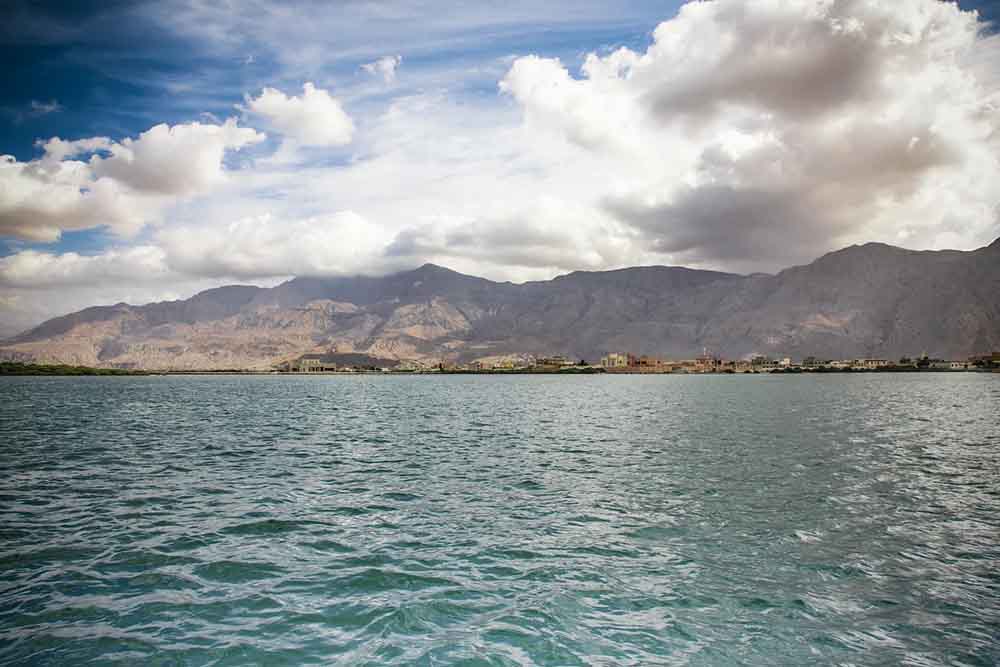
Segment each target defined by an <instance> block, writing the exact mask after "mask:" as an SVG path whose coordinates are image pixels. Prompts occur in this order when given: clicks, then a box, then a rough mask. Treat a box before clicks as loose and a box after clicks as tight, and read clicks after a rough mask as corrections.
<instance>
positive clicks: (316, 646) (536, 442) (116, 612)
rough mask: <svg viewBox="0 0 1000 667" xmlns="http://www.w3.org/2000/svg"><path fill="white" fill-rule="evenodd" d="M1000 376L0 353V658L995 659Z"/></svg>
mask: <svg viewBox="0 0 1000 667" xmlns="http://www.w3.org/2000/svg"><path fill="white" fill-rule="evenodd" d="M998 627H1000V376H998V375H985V374H944V373H936V374H920V375H889V374H879V375H850V376H848V375H838V376H832V375H831V376H781V377H777V376H776V377H767V376H742V377H741V376H736V377H732V376H728V377H727V376H709V377H693V376H689V377H684V376H625V377H622V376H616V377H604V376H578V377H551V376H516V377H503V376H444V377H412V376H411V377H400V376H394V377H381V376H358V377H330V376H326V377H269V376H262V377H260V376H259V377H146V378H139V377H137V378H114V377H112V378H0V662H2V663H4V664H38V665H44V664H53V665H56V664H63V665H80V664H88V663H89V664H139V663H141V664H192V665H201V664H213V665H236V664H240V665H242V664H262V665H279V664H335V665H352V666H353V665H740V664H747V665H806V664H841V665H899V664H909V665H940V664H947V665H994V664H996V663H997V662H998V661H1000V639H998V630H997V628H998Z"/></svg>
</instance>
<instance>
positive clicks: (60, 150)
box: [0, 0, 1000, 335]
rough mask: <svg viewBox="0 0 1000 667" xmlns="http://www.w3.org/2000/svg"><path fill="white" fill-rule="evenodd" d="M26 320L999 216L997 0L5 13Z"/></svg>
mask: <svg viewBox="0 0 1000 667" xmlns="http://www.w3.org/2000/svg"><path fill="white" fill-rule="evenodd" d="M3 11H4V20H3V21H2V22H0V59H2V62H3V69H4V73H5V75H4V77H3V81H2V82H0V155H2V157H0V335H12V334H14V333H17V332H19V331H21V330H23V329H25V328H27V327H28V326H32V325H35V324H37V323H38V322H40V321H42V320H44V319H46V318H48V317H52V316H55V315H59V314H63V313H65V312H68V311H71V310H76V309H79V308H82V307H85V306H89V305H94V304H112V303H116V302H119V301H126V302H129V303H146V302H149V301H154V300H163V299H175V298H185V297H189V296H191V295H192V294H194V293H195V292H197V291H199V290H201V289H205V288H207V287H212V286H216V285H222V284H231V283H249V284H256V285H263V286H269V285H274V284H276V283H278V282H280V281H281V280H284V279H286V278H288V277H290V276H295V275H298V276H338V275H354V274H366V275H382V274H385V273H389V272H394V271H398V270H403V269H411V268H414V267H417V266H419V265H421V264H423V263H424V262H434V263H436V264H440V265H444V266H448V267H450V268H453V269H456V270H459V271H462V272H465V273H470V274H474V275H478V276H484V277H488V278H491V279H494V280H512V281H517V282H520V281H525V280H536V279H548V278H551V277H553V276H556V275H559V274H563V273H567V272H570V271H573V270H580V269H586V270H596V269H611V268H619V267H625V266H635V265H650V264H666V265H683V266H690V267H694V268H701V269H715V270H723V271H730V272H739V273H749V272H757V271H761V272H773V271H776V270H780V269H783V268H786V267H788V266H791V265H794V264H801V263H805V262H809V261H811V260H813V259H815V258H816V257H818V256H820V255H821V254H823V253H824V252H827V251H830V250H833V249H836V248H839V247H843V246H846V245H850V244H852V243H858V242H866V241H882V242H886V243H891V244H894V245H900V246H903V247H906V248H911V249H939V248H955V249H961V250H972V249H975V248H978V247H981V246H984V245H987V244H989V243H991V242H992V241H993V240H994V239H996V238H997V237H998V236H1000V221H998V216H1000V164H998V149H1000V36H997V35H996V34H995V31H994V28H993V26H992V23H991V21H992V20H994V19H996V18H998V16H997V13H996V5H995V3H983V2H979V3H977V2H961V3H959V4H957V5H956V4H951V3H944V2H937V1H935V0H903V1H900V2H892V3H879V2H865V1H861V0H856V1H852V0H843V1H836V2H834V1H821V2H805V1H803V2H777V1H774V0H754V1H751V2H742V1H741V2H737V1H734V0H716V1H715V2H691V3H687V4H684V5H680V4H679V3H670V2H621V3H598V2H587V1H585V2H573V3H557V2H553V3H543V4H541V5H539V3H533V2H506V3H495V4H491V5H488V6H487V5H486V4H476V3H469V4H461V5H456V4H454V3H433V2H403V1H401V2H392V3H382V2H360V1H359V2H341V3H287V2H274V3H268V2H246V3H237V4H234V5H233V6H226V5H225V4H222V3H202V2H139V3H130V2H114V3H94V4H93V5H91V6H90V7H89V8H80V6H79V5H77V4H73V5H71V6H67V7H66V8H65V9H61V8H59V6H58V3H49V4H48V5H46V6H45V7H39V6H37V3H28V2H16V1H15V2H13V3H9V2H8V3H5V7H4V10H3Z"/></svg>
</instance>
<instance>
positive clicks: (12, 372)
mask: <svg viewBox="0 0 1000 667" xmlns="http://www.w3.org/2000/svg"><path fill="white" fill-rule="evenodd" d="M16 366H19V367H16ZM873 373H902V374H914V373H947V374H958V373H1000V368H968V369H948V368H866V369H850V368H808V369H806V368H793V369H780V370H766V371H731V370H730V371H705V372H694V373H687V372H669V371H668V372H661V371H648V370H628V369H615V370H611V371H609V370H607V369H603V368H597V367H585V368H571V369H544V368H537V369H535V368H525V369H491V370H457V369H456V370H426V371H394V370H388V371H382V370H350V371H307V372H288V371H270V370H253V369H238V368H230V369H220V370H212V369H199V370H194V369H192V370H150V369H135V370H132V369H118V368H97V367H90V366H69V365H61V364H60V365H55V364H53V365H47V364H9V363H8V364H4V365H3V367H2V368H0V377H164V376H185V375H190V376H195V375H196V376H213V375H225V376H233V375H254V376H257V375H265V376H277V377H314V376H352V375H377V376H407V375H420V376H426V375H558V376H577V375H677V376H704V375H722V376H727V375H733V376H745V375H757V376H759V375H868V374H873Z"/></svg>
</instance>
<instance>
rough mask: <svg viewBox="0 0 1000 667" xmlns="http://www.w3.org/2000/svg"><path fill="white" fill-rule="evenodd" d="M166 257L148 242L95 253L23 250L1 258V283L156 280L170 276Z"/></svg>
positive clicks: (93, 283)
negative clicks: (55, 252) (89, 254)
mask: <svg viewBox="0 0 1000 667" xmlns="http://www.w3.org/2000/svg"><path fill="white" fill-rule="evenodd" d="M164 258H165V253H164V252H163V250H162V249H160V248H158V247H156V246H148V245H144V246H136V247H132V248H125V249H110V250H106V251H105V252H103V253H101V254H99V255H91V256H87V255H80V254H78V253H75V252H67V253H62V254H54V253H47V252H38V251H36V250H22V251H21V252H18V253H15V254H13V255H8V256H7V257H0V286H2V287H5V288H11V287H14V288H26V289H40V288H48V287H71V286H74V285H87V286H92V287H96V286H109V285H119V284H122V283H128V284H135V283H143V282H145V283H155V282H159V281H162V280H163V279H164V278H166V277H170V272H169V270H168V269H167V266H166V263H165V261H164ZM174 277H176V276H174Z"/></svg>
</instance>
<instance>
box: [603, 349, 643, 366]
mask: <svg viewBox="0 0 1000 667" xmlns="http://www.w3.org/2000/svg"><path fill="white" fill-rule="evenodd" d="M633 359H635V357H633V356H632V355H631V354H628V353H626V352H610V353H608V354H607V355H605V356H603V357H601V366H603V367H604V368H628V367H629V366H631V365H632V363H631V361H632V360H633Z"/></svg>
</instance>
